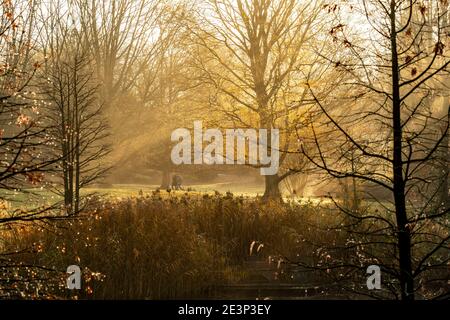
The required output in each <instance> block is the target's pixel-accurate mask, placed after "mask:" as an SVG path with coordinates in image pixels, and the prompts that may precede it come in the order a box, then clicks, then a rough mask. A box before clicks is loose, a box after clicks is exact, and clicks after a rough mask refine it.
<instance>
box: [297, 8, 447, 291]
mask: <svg viewBox="0 0 450 320" xmlns="http://www.w3.org/2000/svg"><path fill="white" fill-rule="evenodd" d="M327 7H328V10H329V12H330V14H335V15H336V17H337V18H339V15H340V13H342V12H349V13H347V14H352V17H353V19H355V23H361V21H365V22H362V25H364V26H365V29H364V34H361V33H359V34H355V32H354V30H352V29H351V28H350V27H348V26H347V27H346V26H345V25H344V24H343V23H342V22H340V20H337V22H336V25H335V26H334V27H333V28H332V30H331V31H330V35H331V38H332V41H334V43H335V44H336V45H337V46H340V47H341V48H342V50H344V52H345V53H346V55H344V56H341V58H340V59H339V60H337V59H335V57H331V56H325V57H324V58H325V59H326V61H327V62H329V63H331V64H332V65H334V66H335V68H336V72H338V73H340V74H341V78H340V79H341V81H340V85H341V88H342V90H344V92H343V93H342V94H341V96H340V97H339V98H338V97H337V96H334V97H329V98H328V99H322V98H319V97H318V96H317V95H316V94H315V89H314V88H313V87H310V93H311V94H312V96H313V99H314V100H315V101H316V103H317V109H318V111H319V112H320V113H321V114H322V119H321V121H320V122H317V121H316V122H314V123H311V124H310V129H311V132H312V137H313V138H312V139H311V140H312V142H313V143H314V145H315V148H314V150H306V149H303V153H304V154H305V156H306V157H307V158H308V159H309V160H310V161H311V162H312V163H313V164H314V165H315V166H317V167H318V168H320V169H322V170H324V171H326V172H327V173H328V174H330V175H331V176H333V177H335V178H337V179H346V178H349V177H350V178H355V179H357V180H359V181H363V182H365V183H369V184H372V185H376V186H378V187H379V188H382V189H385V190H386V191H388V192H389V193H390V194H391V195H392V198H391V199H387V200H383V199H379V198H376V197H375V198H374V199H373V200H375V202H376V204H375V205H374V206H368V207H366V208H364V210H363V211H361V210H353V209H351V208H344V207H343V206H342V205H341V204H340V202H339V201H337V200H335V199H333V201H334V202H335V204H336V205H338V206H339V208H340V209H341V210H342V211H343V212H344V213H345V214H346V215H347V217H349V220H347V221H346V222H345V223H344V224H343V225H341V226H338V227H337V228H340V229H345V230H346V231H347V232H349V234H350V235H351V236H350V238H351V239H353V240H352V241H353V242H351V244H347V247H348V249H349V250H350V248H354V250H356V251H357V252H358V254H356V255H354V257H353V258H348V260H339V259H336V260H335V262H334V263H331V264H326V266H324V268H325V269H328V270H329V268H331V269H333V270H334V269H336V270H340V272H341V270H342V269H345V267H348V268H354V269H355V270H364V268H365V267H367V265H368V264H379V265H380V266H381V267H382V270H383V271H384V274H385V276H386V278H387V280H386V282H385V284H386V286H387V289H388V291H390V293H391V294H393V295H394V296H395V297H397V298H401V299H404V300H413V299H414V298H415V293H416V292H417V291H418V290H421V289H422V290H423V289H427V288H428V289H430V288H432V287H430V286H432V285H433V284H432V283H433V282H435V283H441V284H442V282H439V279H442V277H444V278H445V277H448V262H449V259H450V255H449V252H448V249H449V248H448V243H449V240H450V236H449V235H448V229H449V224H448V223H449V222H448V210H447V209H445V208H444V209H443V208H442V206H441V205H440V201H436V200H438V198H439V190H440V189H441V183H442V174H441V173H438V174H436V173H435V172H433V171H432V170H429V169H430V167H432V166H433V165H434V164H435V163H436V161H438V160H439V158H440V150H441V148H442V147H443V141H446V139H447V138H446V137H447V133H448V129H449V122H448V117H449V101H448V95H441V97H439V99H438V100H439V108H442V106H443V107H444V108H443V109H445V112H442V110H440V111H439V112H436V110H434V109H433V107H435V105H436V104H435V103H433V100H435V99H437V96H435V99H430V97H431V96H432V95H433V93H434V94H437V92H442V91H447V92H448V88H446V89H442V88H445V84H447V85H448V77H449V75H448V67H449V65H450V56H449V54H448V50H447V48H448V45H449V43H448V39H449V38H448V34H449V31H450V29H449V25H448V15H449V10H448V9H449V8H448V2H447V1H416V0H384V1H372V0H364V1H362V2H361V3H360V4H354V3H353V4H351V5H350V6H348V5H346V4H343V3H340V2H339V1H338V2H335V3H330V4H328V5H327ZM347 10H350V11H347ZM343 14H344V15H345V13H343ZM346 17H347V18H348V15H346ZM358 19H361V20H358ZM341 92H342V91H341ZM435 102H436V101H435ZM344 104H345V108H346V109H350V110H352V113H351V115H349V114H348V113H345V114H344V115H343V114H342V113H339V110H340V109H342V107H340V106H343V105H344ZM330 128H332V129H330ZM330 131H332V132H331V133H330ZM331 137H332V139H333V141H334V142H335V144H334V146H333V145H330V144H326V143H324V140H325V139H326V140H330V138H331ZM446 143H448V142H446ZM337 146H338V147H337ZM447 147H448V146H447V145H445V146H444V148H445V149H447ZM350 153H351V154H352V156H351V157H350ZM350 159H352V160H356V161H357V162H358V163H359V164H362V165H359V166H357V167H355V166H352V163H351V162H350V161H349V160H350ZM446 192H448V190H446ZM389 200H392V202H391V201H389ZM355 239H357V240H356V242H354V241H355ZM397 283H398V284H399V286H397ZM427 286H428V287H427ZM440 289H441V290H440V291H438V290H434V292H432V291H433V290H430V291H431V293H428V295H427V297H438V296H442V297H444V296H445V295H448V291H445V285H444V286H442V287H441V288H440ZM442 289H444V291H442ZM383 294H386V292H383ZM422 294H424V291H422Z"/></svg>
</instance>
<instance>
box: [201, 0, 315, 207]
mask: <svg viewBox="0 0 450 320" xmlns="http://www.w3.org/2000/svg"><path fill="white" fill-rule="evenodd" d="M207 4H208V6H207V9H204V12H202V16H203V18H200V25H201V26H202V27H201V30H195V28H193V32H194V33H195V34H196V35H197V43H198V45H199V46H200V47H203V48H204V49H205V50H206V52H207V53H208V54H209V57H208V58H207V59H202V60H199V61H198V66H199V68H200V69H201V70H202V71H203V72H204V81H205V82H207V83H209V84H212V85H213V86H214V87H215V88H216V89H217V91H218V94H217V97H216V98H215V99H213V100H212V107H215V108H217V109H219V110H220V111H221V112H222V114H224V115H225V119H226V120H227V122H228V125H238V126H239V127H243V128H252V127H260V128H264V129H268V131H269V134H270V130H271V129H272V128H278V129H279V130H280V132H281V134H282V137H281V141H282V144H283V146H282V147H281V150H290V148H291V147H292V142H293V140H292V139H295V140H296V137H295V135H292V132H293V131H294V128H293V127H292V126H290V124H292V123H294V124H295V123H296V121H292V120H293V119H299V118H301V117H302V114H303V113H304V112H305V111H306V109H305V108H303V109H302V108H301V107H302V106H303V107H304V106H305V105H307V104H308V101H307V100H306V95H305V94H306V92H307V89H306V88H305V87H304V86H302V83H304V82H305V81H306V79H308V78H309V77H310V76H311V74H313V73H314V72H317V70H315V69H314V68H313V66H314V63H313V61H314V59H312V60H311V59H310V60H309V61H307V60H308V59H307V57H308V58H311V56H309V55H308V45H307V44H308V43H309V42H310V41H311V40H312V37H313V35H314V33H315V32H318V30H320V26H319V24H318V19H317V18H318V14H319V10H320V8H321V1H308V2H306V3H305V2H304V3H299V2H298V1H295V0H275V1H270V0H257V1H241V0H238V1H228V0H211V1H207ZM294 97H295V98H294ZM299 97H300V98H299ZM222 123H224V121H222ZM225 125H227V123H225ZM267 147H268V149H269V150H270V149H271V146H270V143H269V145H268V146H267ZM285 157H286V153H282V155H281V159H280V164H282V163H283V161H284V159H285ZM292 173H294V171H287V172H285V173H282V174H276V175H268V176H266V177H265V192H264V198H280V196H281V195H280V191H279V183H280V181H282V180H283V179H284V178H285V177H287V176H289V175H290V174H292Z"/></svg>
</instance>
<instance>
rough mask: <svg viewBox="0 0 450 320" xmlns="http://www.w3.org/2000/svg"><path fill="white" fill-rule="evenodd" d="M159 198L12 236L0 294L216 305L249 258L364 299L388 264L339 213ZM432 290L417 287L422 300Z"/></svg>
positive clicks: (224, 198) (115, 204)
mask: <svg viewBox="0 0 450 320" xmlns="http://www.w3.org/2000/svg"><path fill="white" fill-rule="evenodd" d="M162 193H163V192H158V191H155V192H153V194H152V195H150V194H149V195H142V196H139V197H130V198H128V199H125V200H118V201H112V200H108V201H105V200H100V199H96V200H91V203H90V205H89V207H88V209H87V210H86V212H85V213H84V214H82V215H80V216H77V217H75V218H73V219H70V220H67V219H64V220H61V221H60V222H56V223H55V222H54V221H53V222H52V224H46V223H45V222H44V221H41V222H39V223H38V224H37V225H36V222H35V223H34V224H33V225H30V224H29V223H26V222H24V223H23V224H15V225H14V226H12V227H11V228H9V229H5V230H4V231H3V234H4V235H5V236H4V237H3V239H4V242H3V246H4V248H3V249H4V252H9V253H10V255H4V256H3V257H2V259H3V260H4V261H3V265H5V267H2V268H3V272H2V278H1V279H0V281H1V282H2V286H1V288H2V289H1V290H0V294H1V295H2V297H4V298H18V297H20V298H28V299H30V298H31V299H32V298H69V299H176V298H186V297H188V298H196V297H197V298H207V297H214V296H215V295H216V294H217V292H218V291H219V290H220V287H221V286H222V285H226V284H230V283H235V282H238V281H240V280H242V279H244V278H245V277H248V276H249V275H248V274H246V271H245V270H244V268H242V265H243V263H244V262H245V261H246V260H248V259H250V258H258V259H261V260H264V259H267V261H269V260H270V262H271V263H273V264H274V270H275V271H274V273H277V274H276V275H274V276H276V277H277V278H278V279H279V281H283V282H295V281H299V280H298V278H297V277H294V275H295V274H296V273H297V274H298V273H299V272H300V273H301V274H302V280H301V282H302V283H303V284H305V283H310V284H312V283H314V285H319V284H321V283H322V284H326V285H327V287H328V288H330V290H331V288H333V285H336V284H337V285H339V286H340V288H343V289H345V288H348V289H349V290H353V292H354V293H357V292H358V290H363V289H362V288H364V287H365V285H366V284H365V279H366V274H365V270H366V268H367V266H368V265H370V264H371V263H372V262H374V263H375V262H377V261H374V260H373V258H372V257H373V256H374V255H377V256H378V257H380V256H383V257H385V258H386V259H388V258H389V254H390V252H389V250H390V249H389V246H386V245H385V244H383V243H382V242H381V241H380V242H379V245H376V244H375V247H372V248H371V252H372V253H373V252H375V254H372V255H368V254H367V251H366V250H365V248H364V246H365V245H366V244H365V243H367V232H365V233H363V232H361V236H360V237H359V238H358V236H357V235H358V234H359V233H358V232H355V233H353V234H350V233H349V232H348V231H347V230H346V229H340V228H339V225H340V224H342V223H343V221H342V219H344V218H345V217H344V216H343V215H342V214H340V211H339V210H337V209H335V208H333V207H332V206H324V205H320V204H317V203H315V204H314V203H312V202H310V203H309V202H307V203H302V204H297V203H294V202H288V203H280V202H262V201H260V199H258V198H246V197H236V196H233V195H232V194H231V193H228V194H226V195H222V194H219V193H216V194H215V195H208V194H205V195H204V196H202V197H200V196H198V195H195V196H191V195H189V193H180V194H178V195H169V196H167V195H165V194H164V196H163V195H162ZM164 193H165V192H164ZM366 209H367V208H366ZM367 227H369V228H370V226H368V225H359V226H355V228H356V229H358V228H359V230H362V229H364V228H367ZM372 227H374V226H372ZM429 227H430V228H436V226H434V227H433V226H429ZM356 229H355V230H356ZM365 237H366V238H365ZM385 240H386V242H387V241H389V239H388V237H387V238H386V239H385ZM364 241H366V242H364ZM358 243H360V245H359V246H358ZM363 243H364V244H363ZM383 252H384V255H383ZM438 256H439V253H437V254H435V257H438ZM342 262H345V263H342ZM383 263H384V264H385V265H389V264H395V263H397V262H396V261H395V259H391V261H387V260H385V261H383ZM72 264H75V265H79V266H80V267H81V270H82V274H83V277H82V279H83V280H82V281H83V286H82V289H81V290H67V289H65V285H66V278H67V274H66V273H65V272H66V268H67V267H68V266H69V265H72ZM355 265H357V266H359V267H360V268H359V271H358V268H354V267H355ZM433 272H434V273H432V274H431V275H433V276H434V279H435V283H436V285H437V286H438V287H439V286H440V287H443V286H442V283H444V284H445V282H446V281H447V280H444V279H446V278H448V275H449V274H448V268H447V269H445V268H443V269H442V270H440V271H439V270H438V271H433ZM427 276H428V277H429V276H430V274H427ZM436 279H441V280H440V281H437V280H436ZM25 280H26V281H25ZM419 281H420V282H421V283H422V282H423V279H422V280H419ZM383 283H386V286H385V287H386V288H391V287H392V288H394V287H395V286H396V285H397V284H396V282H395V279H394V278H393V277H392V278H390V276H389V275H387V276H386V278H383ZM428 289H430V290H431V289H432V288H427V287H425V286H423V287H420V290H421V294H422V295H426V294H427V290H428ZM366 291H367V288H366ZM393 291H395V290H393ZM360 293H361V292H360ZM436 293H437V292H436V291H435V292H434V294H436ZM362 294H364V292H362ZM381 294H382V295H384V296H385V297H387V296H389V294H390V293H389V292H388V291H383V292H382V293H381Z"/></svg>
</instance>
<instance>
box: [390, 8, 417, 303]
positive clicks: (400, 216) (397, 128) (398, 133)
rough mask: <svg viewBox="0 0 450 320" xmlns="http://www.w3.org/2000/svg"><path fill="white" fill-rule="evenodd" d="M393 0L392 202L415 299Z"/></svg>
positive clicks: (406, 280)
mask: <svg viewBox="0 0 450 320" xmlns="http://www.w3.org/2000/svg"><path fill="white" fill-rule="evenodd" d="M395 12H396V1H394V0H391V17H390V18H391V53H392V111H393V112H392V120H393V123H392V127H393V134H394V150H393V151H394V157H393V176H394V201H395V215H396V220H397V232H398V236H397V241H398V243H397V246H398V250H399V263H400V279H399V280H400V287H401V291H402V293H401V297H402V300H414V279H413V276H412V263H411V234H410V230H409V226H408V216H407V214H406V200H405V181H404V178H403V162H402V133H403V132H402V123H401V110H400V107H401V98H400V76H399V62H398V52H397V30H396V19H395V18H396V14H395Z"/></svg>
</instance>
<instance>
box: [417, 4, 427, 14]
mask: <svg viewBox="0 0 450 320" xmlns="http://www.w3.org/2000/svg"><path fill="white" fill-rule="evenodd" d="M419 10H420V13H421V14H422V15H423V16H424V15H425V13H426V12H427V7H425V6H424V5H420V6H419Z"/></svg>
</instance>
